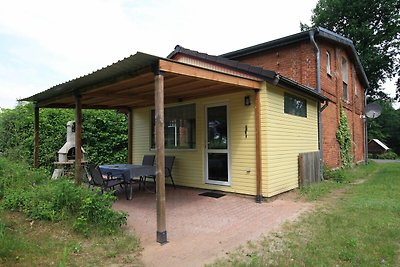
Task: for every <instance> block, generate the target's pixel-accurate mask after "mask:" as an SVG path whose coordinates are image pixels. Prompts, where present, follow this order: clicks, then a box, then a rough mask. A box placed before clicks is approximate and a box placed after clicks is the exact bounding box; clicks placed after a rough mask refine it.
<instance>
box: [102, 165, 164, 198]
mask: <svg viewBox="0 0 400 267" xmlns="http://www.w3.org/2000/svg"><path fill="white" fill-rule="evenodd" d="M99 168H100V170H101V172H102V173H110V174H111V175H112V176H114V177H121V178H122V179H123V180H124V183H123V184H124V187H125V195H126V199H128V200H131V199H132V195H133V178H134V177H140V176H150V175H155V174H156V167H155V166H149V165H133V164H111V165H100V166H99Z"/></svg>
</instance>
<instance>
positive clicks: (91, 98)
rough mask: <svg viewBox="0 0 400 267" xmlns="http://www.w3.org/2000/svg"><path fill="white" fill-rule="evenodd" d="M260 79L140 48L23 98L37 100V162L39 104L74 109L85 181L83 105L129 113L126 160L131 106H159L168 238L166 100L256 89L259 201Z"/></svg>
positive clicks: (161, 214) (161, 221) (161, 220)
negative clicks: (89, 72)
mask: <svg viewBox="0 0 400 267" xmlns="http://www.w3.org/2000/svg"><path fill="white" fill-rule="evenodd" d="M263 86H264V80H263V79H261V78H249V77H246V78H245V77H241V76H240V75H234V74H228V73H226V72H221V71H215V70H210V69H206V68H202V67H198V66H193V65H188V64H184V63H180V62H178V61H174V60H170V59H165V58H160V57H156V56H152V55H148V54H144V53H140V52H139V53H137V54H135V55H133V56H130V57H128V58H125V59H124V60H121V61H119V62H117V63H114V64H112V65H110V66H108V67H105V68H103V69H100V70H97V71H95V72H93V73H91V74H88V75H86V76H82V77H79V78H76V79H74V80H71V81H68V82H65V83H63V84H60V85H56V86H54V87H52V88H50V89H48V90H46V91H43V92H41V93H38V94H36V95H33V96H31V97H28V98H25V99H21V101H32V102H34V104H35V115H34V118H35V119H34V123H35V126H34V129H35V131H34V132H35V137H34V165H35V167H38V166H39V156H38V155H39V108H74V109H75V124H76V128H75V135H76V138H75V139H76V144H75V146H76V149H75V152H76V155H75V180H76V182H77V183H78V184H80V183H81V173H80V172H81V167H80V166H81V160H82V154H81V150H80V149H78V148H80V147H81V143H82V141H81V133H82V109H116V110H122V111H124V112H126V113H127V114H128V163H132V154H133V138H134V136H133V123H132V116H133V109H135V108H140V107H147V106H154V107H155V123H156V125H155V130H156V153H155V154H156V179H157V182H156V186H157V189H156V192H157V193H156V201H157V242H159V243H162V244H163V243H166V242H167V229H166V216H165V173H164V170H165V168H164V105H165V104H166V103H175V102H182V101H187V100H190V99H196V98H201V97H205V96H208V97H209V96H213V95H222V94H228V93H232V92H237V91H240V90H254V91H255V118H256V155H255V156H256V177H257V179H256V183H257V184H256V188H257V193H256V194H257V195H256V199H258V200H261V198H262V193H261V192H262V190H261V133H260V97H259V91H260V89H261V88H263Z"/></svg>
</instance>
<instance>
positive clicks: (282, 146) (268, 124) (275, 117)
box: [261, 85, 318, 197]
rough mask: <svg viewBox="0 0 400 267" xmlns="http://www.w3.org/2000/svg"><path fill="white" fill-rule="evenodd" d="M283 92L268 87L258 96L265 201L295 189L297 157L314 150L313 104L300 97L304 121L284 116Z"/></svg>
mask: <svg viewBox="0 0 400 267" xmlns="http://www.w3.org/2000/svg"><path fill="white" fill-rule="evenodd" d="M284 92H285V90H283V89H282V88H277V87H273V86H270V85H268V87H267V90H266V91H263V92H262V95H261V101H262V103H263V104H262V114H261V120H262V126H261V127H262V128H261V130H262V134H261V135H262V147H263V149H262V151H263V153H262V161H263V175H262V176H263V188H262V191H263V196H265V197H271V196H274V195H276V194H279V193H282V192H285V191H288V190H291V189H293V188H296V187H298V154H299V153H302V152H311V151H317V150H318V119H317V118H318V113H317V109H318V108H317V102H316V101H315V100H313V99H309V98H306V97H304V96H300V97H301V98H305V99H306V100H307V118H304V117H299V116H294V115H290V114H285V113H284ZM287 92H288V93H290V94H292V95H296V94H294V93H293V92H292V91H287Z"/></svg>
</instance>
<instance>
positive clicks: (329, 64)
mask: <svg viewBox="0 0 400 267" xmlns="http://www.w3.org/2000/svg"><path fill="white" fill-rule="evenodd" d="M326 73H327V74H328V75H329V76H332V74H331V54H330V53H329V51H326Z"/></svg>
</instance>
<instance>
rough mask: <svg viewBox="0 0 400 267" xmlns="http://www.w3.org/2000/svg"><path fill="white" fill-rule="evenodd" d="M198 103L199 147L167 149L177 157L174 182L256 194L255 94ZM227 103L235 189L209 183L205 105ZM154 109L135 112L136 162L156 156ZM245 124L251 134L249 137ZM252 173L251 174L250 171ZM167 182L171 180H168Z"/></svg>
mask: <svg viewBox="0 0 400 267" xmlns="http://www.w3.org/2000/svg"><path fill="white" fill-rule="evenodd" d="M246 95H250V96H251V101H252V105H251V106H245V105H244V97H245V96H246ZM189 103H195V104H196V148H195V149H187V150H178V149H177V150H172V149H167V150H166V153H165V154H166V155H174V156H176V160H175V163H174V167H173V177H174V181H175V183H176V184H178V185H183V186H190V187H197V188H205V189H216V190H223V191H227V192H236V193H242V194H251V195H255V194H256V178H255V175H256V172H255V170H256V166H255V122H254V118H255V113H254V92H253V91H252V90H248V91H243V92H238V93H234V94H229V95H223V96H217V97H215V96H214V97H212V98H211V97H210V98H202V99H198V100H195V101H193V102H187V103H185V102H183V103H180V104H189ZM209 104H211V105H212V104H227V105H228V121H229V137H228V138H229V149H230V160H231V161H230V163H231V186H220V185H210V184H205V178H204V177H205V174H204V173H205V170H204V161H205V153H204V148H205V140H204V139H205V131H206V130H205V106H206V105H209ZM151 109H152V108H142V109H135V110H134V114H133V128H134V129H133V136H134V137H133V161H134V162H135V163H141V160H142V157H143V155H144V154H154V153H155V151H154V150H150V137H149V133H150V116H151V115H150V114H151ZM245 125H247V128H248V133H247V138H245V133H244V131H245ZM247 170H250V172H247ZM167 182H169V180H168V179H167Z"/></svg>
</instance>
